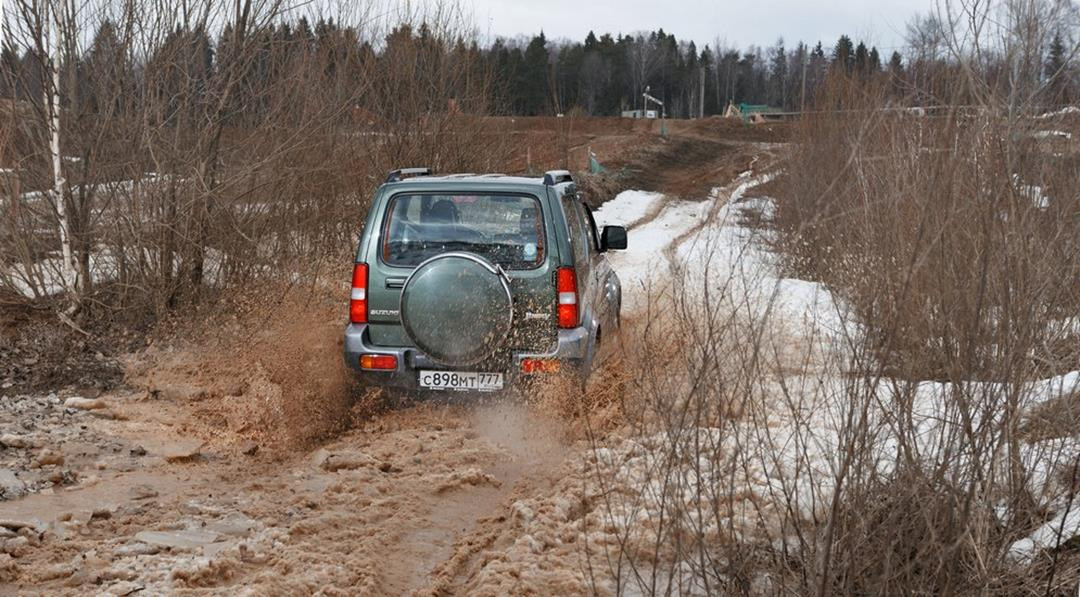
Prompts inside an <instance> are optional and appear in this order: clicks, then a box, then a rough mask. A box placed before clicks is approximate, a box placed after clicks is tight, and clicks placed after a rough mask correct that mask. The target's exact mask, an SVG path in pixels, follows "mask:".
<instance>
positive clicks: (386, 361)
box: [360, 354, 397, 371]
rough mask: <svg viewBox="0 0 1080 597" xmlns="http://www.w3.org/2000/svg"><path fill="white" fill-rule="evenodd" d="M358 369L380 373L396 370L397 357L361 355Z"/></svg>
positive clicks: (390, 355)
mask: <svg viewBox="0 0 1080 597" xmlns="http://www.w3.org/2000/svg"><path fill="white" fill-rule="evenodd" d="M360 368H361V369H376V370H381V371H390V370H393V369H397V357H396V356H394V355H392V354H362V355H360Z"/></svg>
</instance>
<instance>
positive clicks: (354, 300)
mask: <svg viewBox="0 0 1080 597" xmlns="http://www.w3.org/2000/svg"><path fill="white" fill-rule="evenodd" d="M367 283H368V267H367V264H366V263H357V264H356V265H355V266H354V267H353V272H352V293H351V295H350V296H349V321H351V322H352V323H367Z"/></svg>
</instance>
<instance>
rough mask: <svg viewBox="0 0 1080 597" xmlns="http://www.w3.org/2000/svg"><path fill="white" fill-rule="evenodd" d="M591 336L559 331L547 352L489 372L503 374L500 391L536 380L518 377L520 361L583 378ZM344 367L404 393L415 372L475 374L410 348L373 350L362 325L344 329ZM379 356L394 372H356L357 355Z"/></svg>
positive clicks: (581, 330)
mask: <svg viewBox="0 0 1080 597" xmlns="http://www.w3.org/2000/svg"><path fill="white" fill-rule="evenodd" d="M590 339H591V336H590V334H589V331H588V329H587V328H585V327H578V328H574V329H569V330H562V329H561V330H559V339H558V342H557V344H556V346H555V348H554V350H552V351H551V352H546V353H545V352H515V353H514V354H513V358H512V360H511V362H510V366H509V367H508V368H507V370H503V371H489V368H484V369H485V370H486V371H488V372H492V373H503V374H504V382H503V388H504V389H506V388H509V387H512V386H514V385H515V384H516V383H517V382H519V381H521V380H523V379H530V378H534V377H539V376H536V375H525V374H522V373H521V361H522V360H523V359H558V360H559V361H560V363H561V366H560V370H561V371H563V372H566V371H570V372H573V373H577V374H580V375H582V376H584V374H585V373H586V372H587V371H588V367H589V364H590V363H591V360H592V347H591V346H590ZM344 353H345V355H344V356H345V364H346V366H348V367H349V368H350V369H352V370H354V371H357V372H358V373H359V374H360V375H361V377H362V378H363V379H364V380H367V381H369V382H371V383H374V384H377V385H380V386H386V387H393V388H401V389H406V390H419V389H421V388H420V386H419V379H418V372H419V371H420V370H421V369H436V370H447V371H450V370H454V369H461V370H471V371H475V370H478V369H477V367H476V366H472V367H469V366H466V367H449V366H447V365H443V364H441V363H437V362H436V361H434V360H432V359H431V358H430V357H428V356H427V355H426V354H424V353H423V352H422V351H420V350H418V349H416V348H413V347H398V346H376V345H375V344H373V343H372V342H371V336H370V335H369V334H368V326H367V325H366V324H355V323H351V324H349V325H348V327H346V328H345V351H344ZM363 354H381V355H393V356H395V357H396V358H397V369H394V370H385V371H375V370H368V369H361V368H360V355H363Z"/></svg>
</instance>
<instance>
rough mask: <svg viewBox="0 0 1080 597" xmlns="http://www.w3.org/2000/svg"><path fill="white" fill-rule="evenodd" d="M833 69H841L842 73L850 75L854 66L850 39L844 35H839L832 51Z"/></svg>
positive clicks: (853, 51)
mask: <svg viewBox="0 0 1080 597" xmlns="http://www.w3.org/2000/svg"><path fill="white" fill-rule="evenodd" d="M832 63H833V68H839V69H843V70H844V72H848V73H850V72H851V70H852V68H853V67H854V66H855V48H854V45H853V44H852V43H851V38H850V37H848V36H846V35H841V36H840V39H838V40H837V41H836V47H835V48H834V49H833V57H832Z"/></svg>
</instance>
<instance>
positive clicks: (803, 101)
mask: <svg viewBox="0 0 1080 597" xmlns="http://www.w3.org/2000/svg"><path fill="white" fill-rule="evenodd" d="M800 96H801V97H800V101H799V111H800V112H804V113H805V112H806V54H805V53H803V58H802V93H801V94H800Z"/></svg>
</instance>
